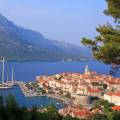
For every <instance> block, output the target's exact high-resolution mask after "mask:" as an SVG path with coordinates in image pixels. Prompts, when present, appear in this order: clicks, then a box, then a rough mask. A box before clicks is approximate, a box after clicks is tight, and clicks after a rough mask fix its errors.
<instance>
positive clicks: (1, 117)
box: [0, 95, 120, 120]
mask: <svg viewBox="0 0 120 120" xmlns="http://www.w3.org/2000/svg"><path fill="white" fill-rule="evenodd" d="M112 106H113V104H111V103H108V102H107V101H104V100H99V101H98V102H97V103H96V104H95V105H94V108H93V109H95V108H100V107H102V108H103V109H104V113H102V114H100V113H95V114H92V115H91V116H89V117H88V118H87V119H86V120H120V112H117V111H112V109H111V107H112ZM0 120H80V119H78V118H73V117H71V116H70V115H67V116H66V117H63V116H61V115H60V114H59V113H58V111H57V109H56V108H55V107H54V106H52V105H51V106H48V107H46V109H45V110H44V111H39V109H38V108H37V107H35V106H33V107H32V108H30V109H29V108H27V107H25V106H23V107H20V106H19V105H18V103H17V102H16V100H15V98H14V96H12V95H9V96H8V97H7V98H5V99H3V97H2V96H0ZM81 120H83V119H81Z"/></svg>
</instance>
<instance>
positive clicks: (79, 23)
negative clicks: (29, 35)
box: [0, 0, 112, 45]
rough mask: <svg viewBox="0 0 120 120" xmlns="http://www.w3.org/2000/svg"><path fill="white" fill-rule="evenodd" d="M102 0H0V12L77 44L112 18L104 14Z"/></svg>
mask: <svg viewBox="0 0 120 120" xmlns="http://www.w3.org/2000/svg"><path fill="white" fill-rule="evenodd" d="M105 8H106V2H105V0H0V13H2V14H3V15H4V16H6V17H7V18H8V19H10V20H12V21H14V22H15V23H16V24H17V25H20V26H23V27H25V28H30V29H33V30H36V31H39V32H40V33H42V34H43V35H44V36H45V37H47V38H50V39H55V40H61V41H69V42H71V43H74V44H77V45H79V44H80V39H81V38H82V37H94V36H95V35H96V34H97V33H96V31H95V28H96V27H97V26H98V25H100V24H104V23H107V22H108V21H112V20H111V18H110V17H106V16H105V15H104V14H103V10H104V9H105Z"/></svg>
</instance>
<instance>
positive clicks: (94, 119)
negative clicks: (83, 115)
mask: <svg viewBox="0 0 120 120" xmlns="http://www.w3.org/2000/svg"><path fill="white" fill-rule="evenodd" d="M87 120H108V118H107V116H106V115H104V114H93V115H91V116H89V117H88V119H87Z"/></svg>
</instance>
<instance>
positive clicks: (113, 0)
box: [82, 0, 120, 65]
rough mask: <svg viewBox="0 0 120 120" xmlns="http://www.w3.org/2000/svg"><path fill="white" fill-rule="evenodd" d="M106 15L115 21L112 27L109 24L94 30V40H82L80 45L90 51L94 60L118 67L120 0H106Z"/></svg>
mask: <svg viewBox="0 0 120 120" xmlns="http://www.w3.org/2000/svg"><path fill="white" fill-rule="evenodd" d="M106 2H107V5H108V7H107V10H105V11H104V13H105V14H106V15H110V16H112V17H113V18H114V19H115V23H114V27H113V26H112V25H110V24H106V25H101V26H99V27H97V28H96V30H97V32H98V33H99V35H98V36H96V37H95V39H89V38H83V40H82V43H83V44H84V45H85V46H88V47H90V48H91V49H92V51H93V55H94V57H95V59H97V60H99V61H102V62H104V63H105V64H112V65H120V0H106Z"/></svg>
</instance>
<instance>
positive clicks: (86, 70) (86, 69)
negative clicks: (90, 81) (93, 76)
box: [85, 64, 90, 74]
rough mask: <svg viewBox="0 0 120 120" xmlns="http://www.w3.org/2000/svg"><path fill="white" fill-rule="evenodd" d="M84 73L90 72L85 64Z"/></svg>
mask: <svg viewBox="0 0 120 120" xmlns="http://www.w3.org/2000/svg"><path fill="white" fill-rule="evenodd" d="M85 74H90V70H89V67H88V65H87V64H86V65H85Z"/></svg>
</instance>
